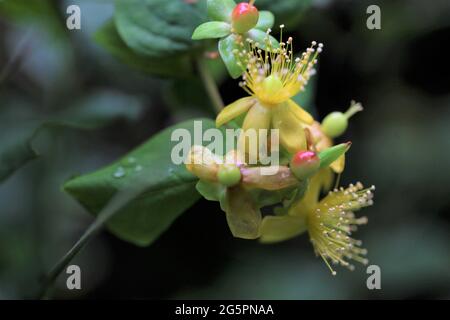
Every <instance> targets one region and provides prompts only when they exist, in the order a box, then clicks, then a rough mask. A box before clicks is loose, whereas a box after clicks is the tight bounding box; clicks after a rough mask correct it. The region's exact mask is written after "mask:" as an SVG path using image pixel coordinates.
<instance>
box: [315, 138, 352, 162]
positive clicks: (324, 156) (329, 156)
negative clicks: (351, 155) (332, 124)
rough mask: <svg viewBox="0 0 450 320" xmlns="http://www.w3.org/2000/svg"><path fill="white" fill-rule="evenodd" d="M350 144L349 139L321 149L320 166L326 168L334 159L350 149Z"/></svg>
mask: <svg viewBox="0 0 450 320" xmlns="http://www.w3.org/2000/svg"><path fill="white" fill-rule="evenodd" d="M351 145H352V143H351V142H350V141H349V142H347V143H341V144H338V145H335V146H333V147H331V148H328V149H325V150H323V151H321V152H320V153H319V159H320V168H321V169H322V168H326V167H328V166H329V165H331V164H332V163H333V162H334V161H336V160H337V159H338V158H340V157H341V156H342V155H344V154H345V153H346V152H347V151H348V150H349V149H350V146H351Z"/></svg>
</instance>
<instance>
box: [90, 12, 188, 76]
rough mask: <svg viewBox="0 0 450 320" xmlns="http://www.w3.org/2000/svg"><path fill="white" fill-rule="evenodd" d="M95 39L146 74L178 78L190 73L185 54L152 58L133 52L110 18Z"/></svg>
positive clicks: (116, 55)
mask: <svg viewBox="0 0 450 320" xmlns="http://www.w3.org/2000/svg"><path fill="white" fill-rule="evenodd" d="M95 41H96V42H97V43H98V44H100V45H101V46H102V47H103V48H105V49H106V50H107V51H108V52H110V53H111V54H112V55H113V56H114V57H115V58H117V59H119V60H120V61H122V62H124V63H126V64H128V65H130V66H131V67H133V68H136V69H138V70H140V71H143V72H145V73H148V74H152V75H157V76H166V77H177V78H180V77H186V76H187V75H189V74H191V73H192V65H191V62H190V59H189V57H188V56H187V55H178V56H167V57H160V58H158V59H154V58H150V57H147V56H144V55H140V54H138V53H136V52H134V51H133V50H131V49H130V48H129V47H128V46H127V45H126V44H125V42H123V40H122V38H121V37H120V36H119V34H118V33H117V29H116V27H115V25H114V21H112V20H111V21H108V22H107V23H105V24H104V25H103V26H102V27H101V28H100V29H99V30H98V31H97V32H96V34H95Z"/></svg>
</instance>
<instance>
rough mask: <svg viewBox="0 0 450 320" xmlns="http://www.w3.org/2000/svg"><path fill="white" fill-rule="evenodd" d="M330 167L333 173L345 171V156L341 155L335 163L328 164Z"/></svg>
mask: <svg viewBox="0 0 450 320" xmlns="http://www.w3.org/2000/svg"><path fill="white" fill-rule="evenodd" d="M330 167H331V169H333V171H334V172H335V173H337V174H339V173H342V172H343V171H344V169H345V154H343V155H342V156H340V157H339V158H338V159H337V160H336V161H334V162H333V163H332V164H330Z"/></svg>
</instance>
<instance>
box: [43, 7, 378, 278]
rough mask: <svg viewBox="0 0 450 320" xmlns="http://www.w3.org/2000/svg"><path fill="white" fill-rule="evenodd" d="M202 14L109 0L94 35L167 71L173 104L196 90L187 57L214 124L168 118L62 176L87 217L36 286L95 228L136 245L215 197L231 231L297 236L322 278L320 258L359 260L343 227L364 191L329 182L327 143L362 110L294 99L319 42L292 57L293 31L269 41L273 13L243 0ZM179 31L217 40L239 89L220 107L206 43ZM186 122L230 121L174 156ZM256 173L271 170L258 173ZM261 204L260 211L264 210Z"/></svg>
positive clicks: (272, 238)
mask: <svg viewBox="0 0 450 320" xmlns="http://www.w3.org/2000/svg"><path fill="white" fill-rule="evenodd" d="M280 1H282V0H280ZM207 12H208V15H209V17H210V19H212V20H214V21H210V22H206V23H203V24H200V23H201V21H204V19H202V18H201V16H202V9H201V6H200V4H199V3H198V2H197V1H181V0H180V1H167V0H146V1H141V0H116V13H115V18H114V21H110V22H108V23H107V24H106V25H105V26H104V27H103V28H102V29H101V30H100V31H99V33H98V34H97V40H98V41H99V42H100V43H101V44H102V45H103V46H104V47H106V48H107V49H108V50H110V51H111V52H112V53H113V54H114V55H116V56H117V57H119V58H121V59H122V60H124V61H126V62H128V63H129V64H132V65H133V66H140V67H142V69H143V70H145V71H148V72H150V73H152V74H157V75H160V76H166V77H176V78H177V79H178V80H177V81H176V82H175V81H174V82H173V83H176V84H178V87H177V88H178V90H175V91H172V92H171V93H172V95H173V96H176V95H179V96H178V99H179V100H183V101H186V100H190V99H191V98H192V97H198V96H199V94H198V91H199V90H201V88H200V89H199V88H198V87H191V86H193V83H195V81H194V80H197V79H194V76H193V75H192V66H193V65H194V64H193V63H192V62H194V61H195V62H197V67H198V70H197V71H198V74H199V75H200V79H201V80H202V81H203V84H204V86H205V89H206V92H207V93H208V95H209V97H210V99H211V101H212V102H213V105H214V106H215V108H216V109H218V115H217V117H216V119H215V121H213V120H211V119H205V118H203V119H196V120H195V121H194V120H188V121H185V122H181V123H178V124H176V125H174V126H172V127H169V128H167V129H166V130H164V131H162V132H160V133H159V134H157V135H155V136H154V137H152V138H151V139H150V140H148V141H147V142H145V143H144V144H143V145H141V146H139V147H138V148H136V149H134V150H132V151H131V152H129V153H128V154H127V155H125V156H124V157H122V158H121V159H119V160H118V161H116V162H114V163H112V164H110V165H109V166H106V167H104V168H101V169H99V170H97V171H95V172H93V173H89V174H85V175H81V176H78V177H74V178H72V179H70V180H69V181H67V182H66V183H65V184H64V190H65V191H66V192H67V193H69V194H70V195H71V196H73V197H74V198H75V199H76V200H77V201H79V202H80V203H81V204H82V205H83V207H84V208H86V209H87V210H88V211H89V212H91V213H92V214H94V215H95V216H96V220H95V221H94V222H93V224H92V225H91V226H90V227H89V228H88V230H87V231H86V233H85V234H84V235H83V236H82V237H81V239H80V240H79V241H78V242H77V243H76V244H75V245H74V247H73V248H72V249H71V250H70V251H69V252H68V253H67V254H66V255H65V256H64V257H63V258H62V259H61V261H60V262H59V263H58V264H57V265H56V266H55V268H54V269H53V270H52V271H51V272H50V274H49V275H48V277H47V278H46V283H45V284H46V285H49V284H51V283H52V281H53V280H54V279H55V278H56V276H57V275H58V274H59V273H60V272H61V271H62V270H63V269H64V267H65V266H66V265H67V264H68V263H69V261H70V260H71V259H72V258H73V256H74V255H75V254H76V253H77V252H78V251H79V250H80V249H81V248H82V247H83V245H84V244H85V243H86V242H87V241H88V240H89V239H90V238H91V237H92V236H93V235H94V234H95V233H96V232H98V231H99V230H100V229H101V228H102V227H104V226H106V227H107V228H108V229H109V230H110V231H111V232H112V233H114V234H115V235H116V236H118V237H120V238H121V239H123V240H126V241H129V242H131V243H133V244H136V245H140V246H147V245H150V244H151V243H153V241H155V240H156V239H157V238H158V237H159V236H160V235H161V234H162V233H163V232H164V231H165V230H166V229H167V228H168V227H169V226H170V224H171V223H172V222H173V221H174V220H175V219H176V218H177V217H178V216H179V215H180V214H182V213H183V212H184V211H185V210H186V209H187V208H189V207H190V206H192V205H193V204H194V203H195V201H197V200H198V199H199V198H200V197H201V196H203V197H204V198H205V199H207V200H211V201H217V202H219V204H220V208H221V209H222V210H223V211H224V212H225V215H226V220H227V223H228V226H229V228H230V231H231V233H232V234H233V236H235V237H239V238H244V239H258V240H259V241H260V242H262V243H274V242H279V241H284V240H287V239H290V238H292V237H295V236H298V235H300V234H302V233H305V232H307V233H308V234H309V237H310V240H311V242H312V244H313V247H314V250H315V252H316V254H317V255H318V256H320V257H322V259H323V260H324V261H325V263H326V264H327V266H328V267H329V268H330V270H331V272H332V273H333V274H335V270H334V269H333V268H332V267H331V264H330V262H331V263H338V264H341V265H343V266H347V267H350V268H353V267H352V265H351V264H350V260H354V261H358V262H361V263H367V259H366V258H365V257H364V255H365V254H366V250H365V249H363V248H361V247H360V242H359V241H357V240H355V239H354V238H353V235H352V233H353V232H354V231H355V230H356V227H357V226H358V225H361V224H364V223H366V222H367V219H366V218H357V217H356V216H355V212H356V211H358V210H360V209H362V208H364V207H366V206H370V205H372V203H373V200H372V197H373V194H372V192H373V189H374V188H373V187H370V188H363V187H362V184H360V183H357V184H356V185H350V186H349V187H348V188H342V187H339V175H340V174H342V172H343V171H344V168H345V155H346V153H347V152H348V150H349V148H350V145H351V143H350V142H346V143H339V144H336V145H334V141H333V139H336V138H337V137H339V136H340V135H342V134H343V133H344V132H345V130H346V129H347V126H348V119H349V118H350V117H352V116H353V115H354V114H355V113H357V112H359V111H361V110H362V107H361V105H360V104H358V103H355V102H352V104H351V106H350V108H349V109H348V111H347V112H345V113H341V112H333V113H331V114H330V115H328V116H327V117H325V118H324V119H323V121H322V123H320V122H319V121H317V120H316V119H314V117H313V116H312V115H311V114H310V113H309V112H307V111H306V109H303V108H302V106H300V105H299V104H298V103H297V102H295V101H298V100H297V99H296V98H297V97H298V95H302V94H304V93H303V92H304V90H305V88H306V85H307V84H308V80H309V79H310V78H311V76H313V75H314V73H315V67H316V66H317V59H318V55H319V53H320V52H321V51H322V49H323V45H322V44H320V43H317V42H313V43H312V44H311V46H310V47H309V48H308V49H307V50H306V51H305V52H303V53H301V54H299V55H297V54H296V53H295V52H294V49H293V38H292V37H288V38H287V40H286V41H283V29H284V25H280V29H281V36H280V41H277V40H275V39H274V38H273V37H272V36H271V29H270V28H271V27H272V26H273V24H274V16H273V14H271V13H270V12H268V11H259V10H258V9H257V7H256V6H255V1H250V2H248V3H246V2H242V3H239V4H236V3H235V2H234V1H233V0H207ZM147 17H150V18H151V19H147ZM199 24H200V25H199ZM197 25H199V26H198V27H197V28H196V26H197ZM194 29H195V30H194ZM191 32H193V34H191ZM191 38H192V39H194V40H201V39H212V38H214V39H219V41H218V50H219V52H220V56H221V58H222V60H223V62H224V64H225V66H226V68H227V70H228V72H229V74H230V75H231V76H232V77H233V78H237V77H239V76H241V75H242V81H241V82H240V83H239V85H240V87H241V88H243V90H244V91H245V92H246V93H247V94H248V96H247V97H243V98H241V99H238V100H237V101H235V102H234V103H231V104H230V105H228V106H226V107H224V106H223V103H222V102H221V96H220V94H219V91H218V90H217V86H216V84H215V82H214V77H213V76H212V72H211V70H210V69H209V66H208V64H206V63H204V59H205V54H206V52H207V50H209V46H208V45H205V46H202V45H196V43H195V42H194V41H192V39H191ZM171 53H173V55H171ZM192 58H194V61H193V60H192ZM186 76H187V78H186ZM173 83H172V84H173ZM191 88H194V89H191ZM171 98H174V97H171ZM195 101H198V100H195ZM304 107H307V103H305V105H304ZM197 123H201V126H202V129H203V130H208V129H216V128H219V129H220V130H224V129H225V127H239V129H241V130H240V134H239V135H238V136H237V145H236V146H235V147H233V148H232V149H231V150H226V152H225V153H221V154H216V152H213V151H212V150H210V149H209V148H207V147H205V145H203V142H202V141H200V142H198V143H195V144H194V146H192V147H190V148H188V151H189V152H188V154H187V155H186V157H184V158H182V160H181V161H180V162H177V163H175V162H174V161H173V157H172V156H173V153H174V146H175V142H176V140H177V139H179V138H180V136H181V135H177V134H175V135H174V133H175V132H178V133H179V132H182V133H183V134H187V135H190V134H194V135H195V132H196V124H197ZM178 130H181V131H178ZM251 132H256V137H257V145H256V148H253V147H252V146H251V145H250V143H249V141H248V139H247V138H248V136H249V133H251ZM273 132H275V133H278V137H279V142H280V145H279V146H278V144H276V143H274V140H273V139H272V133H273ZM275 136H276V135H275ZM194 140H195V138H194ZM263 151H267V152H271V153H272V154H277V153H279V157H278V160H279V161H278V163H275V164H274V163H269V164H268V163H266V162H265V161H263V159H264V157H262V154H264V152H263ZM183 160H184V163H183ZM253 161H256V162H253ZM268 171H269V172H272V173H271V174H265V173H264V172H266V173H267V172H268ZM336 175H338V178H337V179H335V176H336ZM334 180H336V182H335V183H334V184H335V186H334V187H333V181H334ZM322 195H324V196H322ZM263 208H264V209H265V210H266V211H267V213H268V214H266V215H264V216H263V215H262V214H261V209H263Z"/></svg>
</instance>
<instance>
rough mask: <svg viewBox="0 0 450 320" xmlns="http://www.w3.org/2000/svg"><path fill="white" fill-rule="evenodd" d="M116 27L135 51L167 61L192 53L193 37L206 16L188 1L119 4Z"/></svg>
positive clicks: (118, 1) (145, 0) (125, 0)
mask: <svg viewBox="0 0 450 320" xmlns="http://www.w3.org/2000/svg"><path fill="white" fill-rule="evenodd" d="M115 3H116V10H115V23H116V27H117V31H118V32H119V34H120V36H121V38H122V39H123V40H124V42H125V43H126V44H127V45H128V46H129V47H130V48H131V49H133V51H135V52H137V53H139V54H142V55H144V56H149V57H158V58H160V57H164V56H167V55H174V54H177V53H184V52H187V51H189V50H190V49H192V47H193V45H194V43H193V41H192V40H191V35H192V32H193V30H194V29H195V27H196V26H197V25H198V24H199V23H200V22H201V20H202V16H201V13H200V12H199V10H197V9H196V7H195V6H193V5H190V4H188V3H186V2H185V1H167V0H116V2H115Z"/></svg>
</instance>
